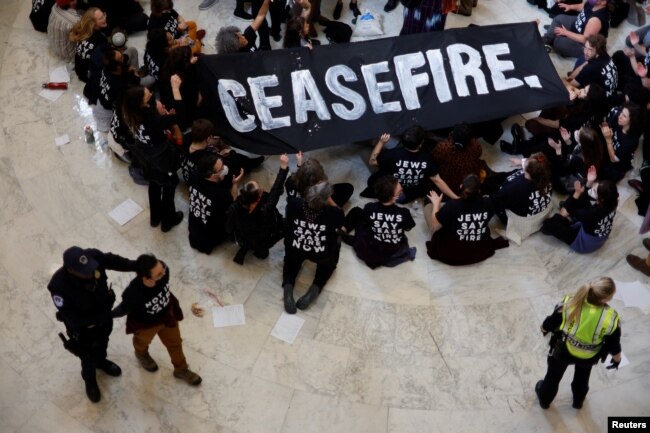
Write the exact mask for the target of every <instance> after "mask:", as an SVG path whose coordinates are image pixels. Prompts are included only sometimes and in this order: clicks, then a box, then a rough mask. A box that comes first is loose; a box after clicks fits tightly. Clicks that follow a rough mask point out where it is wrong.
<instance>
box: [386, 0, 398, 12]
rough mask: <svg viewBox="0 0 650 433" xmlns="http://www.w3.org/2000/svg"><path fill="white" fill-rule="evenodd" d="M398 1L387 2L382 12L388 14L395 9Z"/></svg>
mask: <svg viewBox="0 0 650 433" xmlns="http://www.w3.org/2000/svg"><path fill="white" fill-rule="evenodd" d="M397 4H398V1H397V0H388V1H387V2H386V5H385V6H384V12H390V11H392V10H394V9H395V8H396V7H397Z"/></svg>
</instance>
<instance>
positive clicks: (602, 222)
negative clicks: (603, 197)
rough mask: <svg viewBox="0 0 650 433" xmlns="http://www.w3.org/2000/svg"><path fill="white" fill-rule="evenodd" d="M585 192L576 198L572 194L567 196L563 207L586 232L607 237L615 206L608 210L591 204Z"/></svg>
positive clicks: (610, 228)
mask: <svg viewBox="0 0 650 433" xmlns="http://www.w3.org/2000/svg"><path fill="white" fill-rule="evenodd" d="M586 194H587V193H586V192H585V193H584V194H583V196H581V197H580V198H579V199H577V200H576V199H574V198H573V196H569V198H568V199H567V200H566V201H565V202H564V208H565V209H566V210H567V212H569V215H570V216H571V217H572V218H573V219H574V220H575V221H579V222H581V223H582V228H583V229H584V231H585V232H586V233H587V234H590V235H592V236H598V237H599V238H607V237H609V234H610V233H611V232H612V223H613V222H614V217H615V216H616V208H614V209H613V210H608V209H605V208H603V207H602V206H598V205H596V204H592V203H591V201H590V200H589V199H587V198H585V196H586Z"/></svg>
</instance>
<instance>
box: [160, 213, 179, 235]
mask: <svg viewBox="0 0 650 433" xmlns="http://www.w3.org/2000/svg"><path fill="white" fill-rule="evenodd" d="M181 221H183V212H181V211H178V212H176V214H175V215H174V219H173V220H172V221H171V224H161V226H160V230H162V232H163V233H167V232H168V231H170V230H171V229H173V228H174V227H176V226H177V225H179V224H180V223H181Z"/></svg>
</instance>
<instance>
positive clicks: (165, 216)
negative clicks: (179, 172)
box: [149, 175, 178, 226]
mask: <svg viewBox="0 0 650 433" xmlns="http://www.w3.org/2000/svg"><path fill="white" fill-rule="evenodd" d="M174 176H175V175H174ZM177 183H178V179H176V182H175V183H174V182H165V183H158V182H155V181H152V180H150V181H149V218H150V219H151V222H152V224H154V225H157V223H162V224H163V225H167V226H171V225H172V223H173V221H174V215H175V214H176V207H175V205H174V192H175V191H176V184H177Z"/></svg>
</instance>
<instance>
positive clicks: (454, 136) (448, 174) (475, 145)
mask: <svg viewBox="0 0 650 433" xmlns="http://www.w3.org/2000/svg"><path fill="white" fill-rule="evenodd" d="M482 152H483V148H482V147H481V143H480V142H479V141H478V139H477V138H476V137H475V136H474V133H473V129H472V127H471V126H470V125H468V124H467V123H460V124H458V125H456V126H455V127H454V129H453V130H452V131H451V133H450V134H449V137H448V138H447V139H446V140H443V141H440V142H439V143H437V144H436V146H435V147H434V148H433V151H432V152H431V156H432V158H433V161H434V163H435V164H436V166H437V167H439V170H440V177H441V178H442V179H444V180H445V182H446V183H447V185H448V186H449V188H450V189H451V190H452V191H453V192H454V193H455V194H460V191H461V184H462V183H463V179H465V177H467V176H468V175H470V174H475V175H477V176H479V177H480V173H481V171H482V170H484V168H483V167H484V164H485V163H484V162H483V161H482V160H481V153H482Z"/></svg>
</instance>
